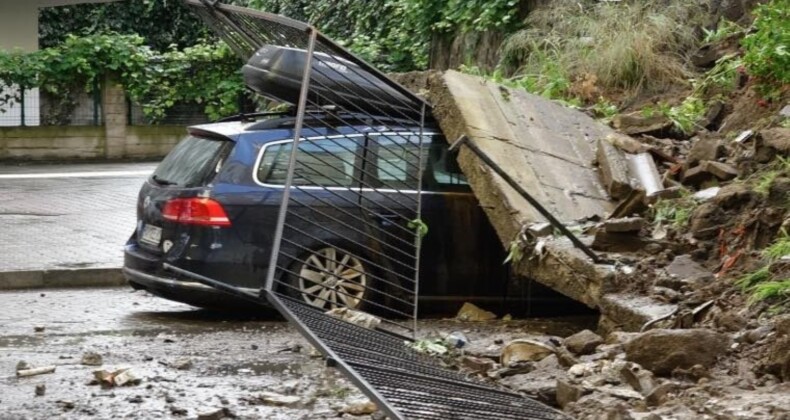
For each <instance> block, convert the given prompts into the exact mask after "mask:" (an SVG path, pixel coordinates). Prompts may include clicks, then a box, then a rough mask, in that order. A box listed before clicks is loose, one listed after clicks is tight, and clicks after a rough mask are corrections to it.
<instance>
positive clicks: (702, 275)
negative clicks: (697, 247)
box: [656, 255, 715, 290]
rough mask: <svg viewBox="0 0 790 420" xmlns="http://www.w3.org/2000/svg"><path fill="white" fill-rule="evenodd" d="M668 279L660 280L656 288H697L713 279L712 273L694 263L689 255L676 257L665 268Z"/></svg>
mask: <svg viewBox="0 0 790 420" xmlns="http://www.w3.org/2000/svg"><path fill="white" fill-rule="evenodd" d="M665 270H666V273H667V274H668V275H669V276H668V277H663V278H660V279H659V280H658V281H657V282H656V285H657V286H663V287H668V288H670V289H674V290H680V289H682V288H683V287H684V286H692V287H695V288H696V287H699V286H702V285H705V284H708V283H710V282H712V281H713V280H714V279H715V276H714V275H713V273H711V272H710V270H707V269H706V268H705V267H703V266H702V265H700V264H699V263H697V262H696V261H694V260H693V259H692V258H691V256H690V255H678V256H677V257H675V258H674V259H673V260H672V262H671V263H670V264H669V265H668V266H667V267H666V268H665Z"/></svg>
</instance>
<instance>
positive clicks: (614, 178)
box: [596, 140, 634, 199]
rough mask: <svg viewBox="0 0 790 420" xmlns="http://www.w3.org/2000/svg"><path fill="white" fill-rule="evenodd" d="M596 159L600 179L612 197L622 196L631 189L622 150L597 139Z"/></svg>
mask: <svg viewBox="0 0 790 420" xmlns="http://www.w3.org/2000/svg"><path fill="white" fill-rule="evenodd" d="M596 161H597V163H598V168H599V169H600V174H601V181H602V182H603V185H604V186H605V187H606V191H607V192H608V193H609V195H611V196H612V198H614V199H619V198H624V197H626V196H627V195H628V194H629V193H630V192H631V191H633V189H634V187H633V186H632V185H631V177H630V175H629V173H628V166H627V165H626V164H625V154H624V153H623V152H622V151H620V150H619V149H617V148H616V147H614V146H613V145H612V144H611V143H610V142H608V141H606V140H598V151H597V154H596Z"/></svg>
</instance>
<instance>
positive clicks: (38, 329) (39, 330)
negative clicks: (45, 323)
mask: <svg viewBox="0 0 790 420" xmlns="http://www.w3.org/2000/svg"><path fill="white" fill-rule="evenodd" d="M46 329H47V328H46V327H33V332H37V333H42V332H44V330H46Z"/></svg>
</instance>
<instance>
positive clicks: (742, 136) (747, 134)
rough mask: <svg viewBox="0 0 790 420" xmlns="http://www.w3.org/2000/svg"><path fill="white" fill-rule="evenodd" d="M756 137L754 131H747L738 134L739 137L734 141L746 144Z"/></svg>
mask: <svg viewBox="0 0 790 420" xmlns="http://www.w3.org/2000/svg"><path fill="white" fill-rule="evenodd" d="M753 135H754V130H746V131H743V132H741V134H738V137H736V138H735V140H733V141H734V142H735V143H744V142H746V140H749V139H750V138H752V136H753Z"/></svg>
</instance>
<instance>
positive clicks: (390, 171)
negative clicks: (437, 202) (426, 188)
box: [368, 133, 420, 190]
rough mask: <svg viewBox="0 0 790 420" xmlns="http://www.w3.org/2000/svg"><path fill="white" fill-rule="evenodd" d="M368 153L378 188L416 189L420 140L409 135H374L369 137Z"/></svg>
mask: <svg viewBox="0 0 790 420" xmlns="http://www.w3.org/2000/svg"><path fill="white" fill-rule="evenodd" d="M370 138H371V140H373V141H372V142H371V143H370V146H369V149H370V150H369V151H368V153H371V154H372V155H373V156H374V159H373V165H374V167H375V168H374V169H375V172H374V173H375V176H376V178H377V182H378V184H379V185H378V187H380V188H384V189H387V188H397V189H407V190H412V189H417V184H418V183H417V180H418V174H419V166H418V165H419V161H420V141H419V140H420V139H419V136H417V135H411V134H408V133H407V134H375V135H371V136H370Z"/></svg>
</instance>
